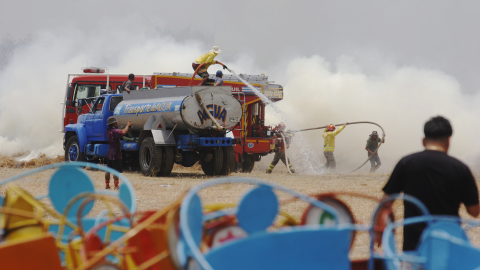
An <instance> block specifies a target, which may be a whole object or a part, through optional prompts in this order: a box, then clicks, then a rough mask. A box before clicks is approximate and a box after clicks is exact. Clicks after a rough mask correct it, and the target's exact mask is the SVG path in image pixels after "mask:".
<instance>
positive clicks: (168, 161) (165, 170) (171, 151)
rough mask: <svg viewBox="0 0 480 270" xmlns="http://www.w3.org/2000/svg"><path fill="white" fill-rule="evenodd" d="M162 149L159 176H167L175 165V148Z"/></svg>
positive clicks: (165, 147) (166, 147)
mask: <svg viewBox="0 0 480 270" xmlns="http://www.w3.org/2000/svg"><path fill="white" fill-rule="evenodd" d="M162 148H163V149H162V150H163V162H162V170H161V171H160V176H169V175H170V173H171V172H172V169H173V164H174V163H175V148H174V147H173V146H164V147H162Z"/></svg>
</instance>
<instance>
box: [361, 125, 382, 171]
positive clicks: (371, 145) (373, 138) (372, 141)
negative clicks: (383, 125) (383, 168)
mask: <svg viewBox="0 0 480 270" xmlns="http://www.w3.org/2000/svg"><path fill="white" fill-rule="evenodd" d="M380 142H382V143H385V137H384V138H383V140H382V139H380V138H379V137H378V133H377V132H376V131H373V132H372V134H370V137H369V138H368V140H367V146H365V150H367V151H368V158H370V157H371V156H372V155H373V154H374V153H375V150H377V148H378V143H380ZM370 163H371V164H372V167H371V168H370V172H374V171H376V170H377V169H378V167H380V165H382V163H381V162H380V158H379V157H378V152H377V153H375V155H373V157H372V158H370Z"/></svg>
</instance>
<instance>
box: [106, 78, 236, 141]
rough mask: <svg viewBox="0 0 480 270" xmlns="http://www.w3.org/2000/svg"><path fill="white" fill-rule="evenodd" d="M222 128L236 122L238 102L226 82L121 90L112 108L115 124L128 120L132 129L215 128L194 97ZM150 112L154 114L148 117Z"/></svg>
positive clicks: (185, 129)
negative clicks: (113, 108)
mask: <svg viewBox="0 0 480 270" xmlns="http://www.w3.org/2000/svg"><path fill="white" fill-rule="evenodd" d="M197 95H198V96H199V97H200V99H201V100H202V101H203V103H204V105H205V106H206V108H207V110H208V112H210V115H211V116H212V117H213V118H214V119H215V120H216V122H217V124H218V125H220V126H221V127H222V128H223V129H224V130H228V129H231V128H233V127H235V126H236V125H237V124H239V122H240V120H241V117H242V104H241V103H240V101H239V100H238V99H236V98H235V97H234V96H233V95H232V94H231V87H230V86H216V87H213V86H191V87H190V86H189V87H175V88H161V89H152V90H138V91H131V92H130V94H127V93H125V92H124V94H123V97H124V99H123V101H122V102H120V103H119V104H118V105H117V106H116V107H115V110H114V113H113V115H114V116H115V117H116V118H117V120H118V125H119V126H120V127H124V126H125V125H126V124H127V122H128V121H132V129H131V130H132V131H133V132H139V131H141V130H143V129H144V128H145V129H167V130H171V129H173V128H174V127H175V130H183V131H187V130H191V131H193V132H194V133H201V132H202V131H206V130H212V129H218V126H216V125H215V123H214V122H213V121H212V120H211V119H210V116H208V114H207V113H206V111H205V110H204V109H203V107H202V106H201V105H200V102H199V101H198V97H197ZM152 116H154V117H152Z"/></svg>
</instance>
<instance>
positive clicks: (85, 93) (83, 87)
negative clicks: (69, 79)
mask: <svg viewBox="0 0 480 270" xmlns="http://www.w3.org/2000/svg"><path fill="white" fill-rule="evenodd" d="M101 89H105V85H94V84H77V86H76V87H75V94H74V102H73V104H74V105H75V106H77V101H78V100H79V99H82V98H86V99H94V98H95V97H98V96H100V90H101Z"/></svg>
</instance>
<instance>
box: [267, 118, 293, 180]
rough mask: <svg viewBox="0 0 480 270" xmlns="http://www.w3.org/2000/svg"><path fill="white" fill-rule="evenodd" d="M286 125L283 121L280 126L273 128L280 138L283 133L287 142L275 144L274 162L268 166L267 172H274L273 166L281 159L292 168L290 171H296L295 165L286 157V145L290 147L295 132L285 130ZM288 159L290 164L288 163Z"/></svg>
mask: <svg viewBox="0 0 480 270" xmlns="http://www.w3.org/2000/svg"><path fill="white" fill-rule="evenodd" d="M286 127H287V126H286V125H285V123H283V122H281V123H280V124H278V126H276V127H275V128H274V129H273V132H276V133H277V134H278V135H279V137H280V138H281V134H282V135H283V137H284V138H285V142H283V141H281V142H279V143H278V144H277V145H275V156H273V160H272V163H270V166H268V169H267V173H272V171H273V168H275V166H276V165H277V163H278V162H279V161H280V160H281V161H282V162H283V164H285V166H288V168H289V169H290V172H292V173H295V170H294V169H293V166H292V164H291V163H290V159H288V160H287V159H286V158H285V145H286V146H287V148H289V147H290V142H291V140H292V137H293V134H291V133H286V132H285V128H286ZM287 161H288V165H287Z"/></svg>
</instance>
